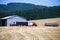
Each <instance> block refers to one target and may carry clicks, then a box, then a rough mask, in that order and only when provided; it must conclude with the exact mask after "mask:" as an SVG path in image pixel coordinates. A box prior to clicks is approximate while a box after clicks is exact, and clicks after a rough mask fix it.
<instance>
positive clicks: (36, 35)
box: [0, 26, 60, 40]
mask: <svg viewBox="0 0 60 40" xmlns="http://www.w3.org/2000/svg"><path fill="white" fill-rule="evenodd" d="M0 40H60V27H25V26H24V27H0Z"/></svg>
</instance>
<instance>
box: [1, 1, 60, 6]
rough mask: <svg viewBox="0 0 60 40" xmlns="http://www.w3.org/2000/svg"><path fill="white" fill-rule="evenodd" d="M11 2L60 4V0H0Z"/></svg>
mask: <svg viewBox="0 0 60 40" xmlns="http://www.w3.org/2000/svg"><path fill="white" fill-rule="evenodd" d="M10 2H19V3H32V4H36V5H45V6H57V5H60V0H0V4H7V3H10Z"/></svg>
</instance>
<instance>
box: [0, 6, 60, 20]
mask: <svg viewBox="0 0 60 40" xmlns="http://www.w3.org/2000/svg"><path fill="white" fill-rule="evenodd" d="M9 15H19V16H22V17H25V18H26V19H27V20H34V19H45V18H55V17H60V6H54V7H46V8H35V9H31V10H16V11H11V12H10V11H7V12H0V18H2V17H5V16H9Z"/></svg>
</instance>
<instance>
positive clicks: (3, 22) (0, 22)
mask: <svg viewBox="0 0 60 40" xmlns="http://www.w3.org/2000/svg"><path fill="white" fill-rule="evenodd" d="M26 21H27V20H26V19H25V18H23V17H20V16H18V15H12V16H7V17H4V18H1V19H0V26H10V24H13V23H15V24H16V22H26Z"/></svg>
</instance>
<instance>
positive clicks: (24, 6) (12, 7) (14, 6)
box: [0, 3, 47, 11]
mask: <svg viewBox="0 0 60 40" xmlns="http://www.w3.org/2000/svg"><path fill="white" fill-rule="evenodd" d="M45 7H47V6H42V5H34V4H30V3H8V4H7V5H5V4H0V11H16V10H28V9H34V8H45Z"/></svg>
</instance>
